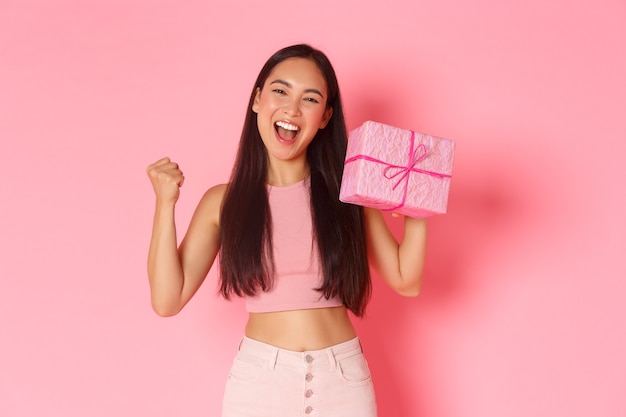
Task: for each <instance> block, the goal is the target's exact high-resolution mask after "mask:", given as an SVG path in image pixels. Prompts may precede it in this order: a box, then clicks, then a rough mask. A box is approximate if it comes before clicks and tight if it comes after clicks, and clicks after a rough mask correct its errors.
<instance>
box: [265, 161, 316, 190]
mask: <svg viewBox="0 0 626 417" xmlns="http://www.w3.org/2000/svg"><path fill="white" fill-rule="evenodd" d="M310 172H311V170H310V169H309V165H308V164H306V163H305V164H298V166H294V165H292V164H287V165H283V166H270V168H269V170H268V172H267V183H268V184H269V185H272V186H275V187H286V186H288V185H292V184H295V183H297V182H300V181H302V180H304V179H305V178H306V177H308V176H309V173H310Z"/></svg>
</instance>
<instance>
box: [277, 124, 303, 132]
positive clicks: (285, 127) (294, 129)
mask: <svg viewBox="0 0 626 417" xmlns="http://www.w3.org/2000/svg"><path fill="white" fill-rule="evenodd" d="M276 126H278V127H282V128H283V129H286V130H291V131H294V132H295V131H297V130H299V128H298V126H296V125H292V124H290V123H287V122H276Z"/></svg>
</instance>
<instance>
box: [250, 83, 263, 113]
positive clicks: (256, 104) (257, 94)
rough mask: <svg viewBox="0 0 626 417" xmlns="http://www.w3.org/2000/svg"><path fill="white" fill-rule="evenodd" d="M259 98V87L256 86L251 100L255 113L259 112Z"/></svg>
mask: <svg viewBox="0 0 626 417" xmlns="http://www.w3.org/2000/svg"><path fill="white" fill-rule="evenodd" d="M260 99H261V89H260V88H259V87H257V88H256V93H255V95H254V101H253V102H252V111H253V112H255V113H258V112H259V100H260Z"/></svg>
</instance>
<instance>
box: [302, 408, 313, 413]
mask: <svg viewBox="0 0 626 417" xmlns="http://www.w3.org/2000/svg"><path fill="white" fill-rule="evenodd" d="M311 411H313V407H311V406H308V407H307V408H305V409H304V412H305V414H311Z"/></svg>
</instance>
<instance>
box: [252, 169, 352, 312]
mask: <svg viewBox="0 0 626 417" xmlns="http://www.w3.org/2000/svg"><path fill="white" fill-rule="evenodd" d="M309 185H310V180H309V179H306V180H304V181H300V182H298V183H296V184H293V185H289V186H286V187H272V186H268V193H269V204H270V210H271V213H272V228H273V236H272V240H273V243H274V262H275V268H276V276H275V278H274V280H275V281H274V287H273V288H272V290H271V291H269V292H263V291H259V292H258V293H257V294H256V295H255V296H254V297H246V308H247V310H248V311H249V312H251V313H264V312H270V311H285V310H302V309H308V308H323V307H337V306H340V305H342V303H341V300H340V299H339V298H337V297H335V298H331V299H329V300H327V299H326V298H324V297H323V296H322V294H321V293H320V292H319V291H315V288H318V287H320V286H321V284H322V281H323V277H322V273H321V271H320V268H319V256H318V253H317V249H316V248H315V246H314V244H313V238H312V236H313V234H312V221H311V208H310V205H309Z"/></svg>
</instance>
